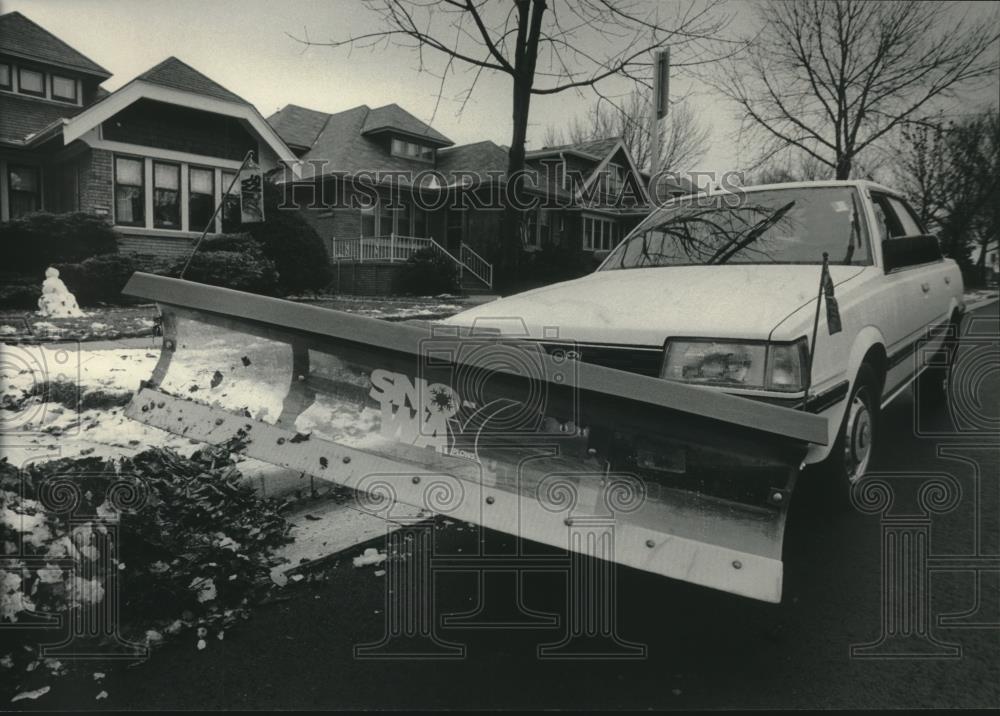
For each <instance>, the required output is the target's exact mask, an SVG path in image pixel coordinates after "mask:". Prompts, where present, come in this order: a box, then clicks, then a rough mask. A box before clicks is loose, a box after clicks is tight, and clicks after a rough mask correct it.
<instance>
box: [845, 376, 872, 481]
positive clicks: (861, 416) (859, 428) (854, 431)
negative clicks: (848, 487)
mask: <svg viewBox="0 0 1000 716" xmlns="http://www.w3.org/2000/svg"><path fill="white" fill-rule="evenodd" d="M872 435H873V431H872V414H871V410H870V409H869V407H868V403H867V402H866V401H865V398H864V392H863V391H859V392H858V394H857V395H855V396H854V399H853V400H852V401H851V406H850V413H848V418H847V429H846V431H845V433H844V464H845V467H846V468H847V470H846V471H847V479H848V480H849V481H850V482H852V483H853V482H856V481H857V480H860V479H861V478H862V477H863V476H864V474H865V471H866V470H867V469H868V461H869V458H870V457H871V452H872Z"/></svg>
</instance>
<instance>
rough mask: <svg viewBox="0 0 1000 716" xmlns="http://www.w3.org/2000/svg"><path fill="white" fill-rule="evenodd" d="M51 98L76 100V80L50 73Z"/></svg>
mask: <svg viewBox="0 0 1000 716" xmlns="http://www.w3.org/2000/svg"><path fill="white" fill-rule="evenodd" d="M52 99H59V100H62V101H64V102H74V103H75V102H76V80H74V79H71V78H69V77H60V76H59V75H52Z"/></svg>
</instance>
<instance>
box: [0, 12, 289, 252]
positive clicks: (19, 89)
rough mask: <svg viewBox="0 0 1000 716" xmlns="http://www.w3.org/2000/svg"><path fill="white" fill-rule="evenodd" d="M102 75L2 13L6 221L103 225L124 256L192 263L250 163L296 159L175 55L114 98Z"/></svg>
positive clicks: (0, 153)
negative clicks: (83, 218) (60, 216)
mask: <svg viewBox="0 0 1000 716" xmlns="http://www.w3.org/2000/svg"><path fill="white" fill-rule="evenodd" d="M110 77H111V73H109V72H108V71H107V70H106V69H104V68H103V67H101V66H100V65H99V64H97V63H96V62H94V61H93V60H91V59H90V58H88V57H86V56H84V55H83V54H81V53H80V52H78V51H77V50H75V49H73V48H72V47H70V46H69V45H68V44H66V43H65V42H63V41H62V40H60V39H59V38H58V37H56V36H55V35H53V34H51V33H50V32H48V31H47V30H45V29H44V28H42V27H40V26H39V25H37V24H36V23H34V22H32V21H31V20H30V19H28V18H27V17H25V16H24V15H22V14H21V13H19V12H10V13H6V14H4V15H0V220H2V221H9V220H11V219H16V218H18V217H20V216H24V215H25V214H28V213H31V212H33V211H49V212H71V211H83V212H88V213H93V214H96V215H99V216H105V217H107V218H108V220H109V221H111V222H112V223H113V224H114V226H115V228H116V229H117V230H118V232H119V233H120V234H121V236H122V240H121V249H122V250H123V251H125V252H130V253H133V254H138V255H144V256H156V257H161V258H162V257H167V258H169V257H179V256H183V255H186V253H187V252H188V251H189V250H190V248H191V246H192V242H193V240H194V238H195V237H197V236H198V235H200V233H201V232H202V231H203V230H204V229H205V227H206V226H207V225H208V224H209V223H210V221H211V226H208V228H209V231H210V232H213V233H215V232H221V231H223V230H224V229H225V228H226V226H227V224H228V223H229V221H231V220H232V219H231V216H232V212H233V211H234V209H235V210H236V211H237V212H238V205H234V203H233V202H227V205H226V210H225V211H224V212H221V213H222V215H221V216H218V217H216V218H215V219H214V220H213V219H212V214H213V212H214V210H215V207H216V206H217V205H218V203H219V202H220V200H221V199H222V194H223V192H224V191H225V189H226V187H228V186H229V184H230V182H231V180H232V178H233V176H234V173H235V172H236V171H237V170H238V168H239V167H240V165H241V162H242V160H243V158H244V156H245V155H246V154H247V152H248V151H253V152H254V155H255V158H256V160H257V161H258V162H259V164H260V165H261V166H262V167H263V168H264V169H265V170H271V169H275V168H277V167H278V166H279V165H280V164H281V163H282V162H294V161H295V155H294V153H293V152H292V150H291V149H290V148H289V147H288V146H287V145H286V144H285V143H284V142H283V141H282V140H281V138H280V137H279V135H278V134H277V133H276V132H275V131H274V129H273V128H272V127H271V125H270V124H268V123H267V122H266V121H265V120H264V118H263V117H262V116H261V114H260V113H259V112H258V111H257V110H256V109H255V108H254V107H253V105H251V104H250V103H249V102H247V101H246V100H244V99H242V98H241V97H239V96H238V95H236V94H234V93H233V92H231V91H229V90H227V89H226V88H225V87H223V86H221V85H220V84H218V83H216V82H214V81H213V80H211V79H210V78H208V77H206V76H205V75H204V74H202V73H201V72H199V71H198V70H196V69H194V68H193V67H191V66H190V65H187V64H185V63H184V62H182V61H181V60H179V59H177V58H176V57H169V58H167V59H165V60H163V61H162V62H160V63H159V64H157V65H156V66H154V67H152V68H150V69H149V70H147V71H146V72H143V73H142V74H140V75H139V76H138V77H136V78H134V79H133V80H131V81H130V82H128V83H126V84H125V85H123V86H122V87H121V88H119V89H117V90H115V91H114V92H108V91H107V90H105V89H104V88H103V87H101V84H102V83H104V82H105V81H107V80H108V79H109V78H110Z"/></svg>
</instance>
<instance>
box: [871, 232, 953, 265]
mask: <svg viewBox="0 0 1000 716" xmlns="http://www.w3.org/2000/svg"><path fill="white" fill-rule="evenodd" d="M940 260H941V245H940V244H939V243H938V239H937V236H935V235H934V234H918V235H916V236H899V237H896V238H892V239H884V240H883V241H882V264H883V269H884V270H885V272H886V273H889V272H891V271H896V270H897V269H901V268H906V267H907V266H919V265H920V264H929V263H933V262H935V261H940Z"/></svg>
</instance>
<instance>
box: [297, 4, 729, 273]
mask: <svg viewBox="0 0 1000 716" xmlns="http://www.w3.org/2000/svg"><path fill="white" fill-rule="evenodd" d="M720 3H721V0H684V1H683V2H680V3H677V4H671V5H669V6H667V5H663V4H659V3H642V2H637V1H636V0H624V1H620V2H619V1H617V0H615V1H613V0H559V1H558V2H556V1H555V0H553V2H552V3H551V5H550V2H549V0H513V2H512V3H500V2H495V1H492V0H369V3H368V6H369V7H370V8H371V9H372V10H373V11H374V12H375V13H376V14H377V15H378V18H379V29H376V30H373V31H370V32H366V33H363V34H360V35H355V36H349V37H346V38H343V39H334V40H330V41H327V42H314V41H309V40H307V39H303V40H302V41H303V42H306V43H307V44H310V45H324V46H329V47H349V48H354V47H368V48H381V47H386V46H387V45H390V44H395V45H398V46H402V47H407V48H411V49H412V50H413V52H414V53H416V54H417V56H418V60H419V68H420V69H421V70H423V71H429V72H435V71H436V72H437V74H438V76H440V78H441V88H442V90H441V91H442V92H443V88H444V83H445V81H446V79H447V76H448V74H449V73H451V72H453V71H454V67H455V65H456V64H457V65H460V66H461V65H464V66H465V67H466V68H467V69H470V70H471V72H470V74H469V75H468V76H469V77H470V80H469V85H468V87H467V88H466V91H465V93H464V94H465V99H466V100H467V99H468V97H469V96H471V95H472V93H473V92H474V90H475V87H476V84H477V82H478V80H479V77H480V76H481V75H482V73H483V72H493V73H501V74H506V75H508V76H509V77H510V78H511V116H512V120H513V130H512V134H511V140H510V150H509V153H508V172H509V174H510V176H511V177H513V178H514V186H512V187H511V188H512V189H513V190H514V191H518V190H519V189H520V187H521V179H520V176H521V172H522V170H523V169H524V157H525V138H526V136H527V130H528V119H529V115H530V109H531V100H532V98H533V97H536V96H539V95H554V94H559V93H561V92H567V91H582V90H585V89H588V88H595V87H597V86H598V85H600V84H601V83H602V82H604V81H605V80H609V79H612V78H618V79H622V78H625V79H628V80H631V81H633V82H636V83H639V84H640V85H645V86H647V87H649V86H650V78H651V74H652V57H651V55H652V53H653V52H655V51H656V50H659V49H661V48H663V47H665V46H667V45H669V46H670V48H671V53H672V57H673V58H674V63H673V66H674V67H675V68H685V67H690V66H692V65H695V64H702V63H705V62H707V61H710V60H712V59H715V58H717V57H718V55H717V54H713V49H712V48H713V46H714V45H715V42H716V41H719V40H722V39H724V38H723V33H724V30H725V28H726V25H727V23H728V21H729V18H728V16H725V15H724V14H722V13H721V12H720V11H719V5H720ZM671 11H673V12H671ZM667 15H670V16H669V17H666V16H667ZM434 59H436V60H438V62H435V61H434ZM435 67H436V68H437V70H435V69H434V68H435ZM440 98H441V92H439V95H438V99H439V101H440ZM463 106H464V105H463ZM519 222H520V217H519V216H518V213H517V211H516V210H515V209H513V208H510V202H508V209H507V211H506V214H505V228H504V231H505V233H506V235H507V238H508V240H507V241H505V242H504V245H505V246H508V247H509V246H510V245H512V244H515V241H514V240H513V239H514V237H516V235H517V224H518V223H519ZM516 256H517V254H516V252H515V253H513V254H511V255H509V256H508V258H512V259H513V261H512V262H516V260H517V259H516Z"/></svg>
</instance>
